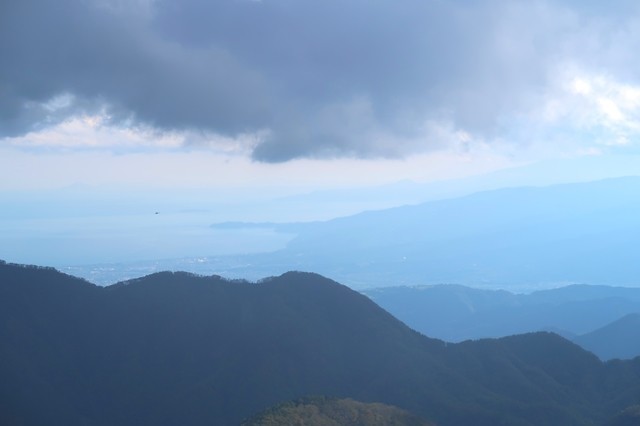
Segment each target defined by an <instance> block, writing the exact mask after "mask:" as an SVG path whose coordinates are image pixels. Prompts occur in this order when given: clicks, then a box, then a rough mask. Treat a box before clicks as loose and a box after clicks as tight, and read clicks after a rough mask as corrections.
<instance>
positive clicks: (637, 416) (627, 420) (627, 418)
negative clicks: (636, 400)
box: [607, 405, 640, 426]
mask: <svg viewBox="0 0 640 426" xmlns="http://www.w3.org/2000/svg"><path fill="white" fill-rule="evenodd" d="M638 425H640V405H634V406H631V407H629V408H627V409H625V410H624V411H622V412H621V413H619V414H617V415H616V416H615V417H614V418H613V419H611V421H610V422H609V423H607V426H638Z"/></svg>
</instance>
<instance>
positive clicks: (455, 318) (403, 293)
mask: <svg viewBox="0 0 640 426" xmlns="http://www.w3.org/2000/svg"><path fill="white" fill-rule="evenodd" d="M363 293H364V294H365V295H367V296H369V297H370V298H371V299H372V300H373V301H374V302H376V303H377V304H378V305H380V306H381V307H383V308H384V309H385V310H387V311H389V312H390V313H391V314H393V315H394V316H395V317H397V318H398V319H400V320H402V321H403V322H404V323H406V324H407V325H409V326H410V327H412V328H414V329H415V330H418V331H420V332H421V333H423V334H425V335H428V336H433V337H436V338H439V339H443V340H445V341H449V342H459V341H463V340H467V339H481V338H487V337H493V338H496V337H504V336H508V335H512V334H521V333H528V332H535V331H541V330H551V331H554V332H557V333H560V334H562V335H563V336H565V337H566V338H568V339H570V340H572V341H574V342H575V343H578V344H579V345H581V346H582V347H584V348H585V349H587V350H589V351H591V352H593V353H595V354H596V355H598V356H599V357H600V358H602V359H605V360H606V359H611V358H633V357H635V356H638V355H640V344H639V342H640V334H639V333H640V314H639V313H640V288H623V287H606V286H587V285H572V286H567V287H563V288H558V289H553V290H545V291H538V292H534V293H531V294H513V293H510V292H507V291H503V290H500V291H492V290H481V289H473V288H469V287H464V286H460V285H436V286H419V287H387V288H379V289H369V290H365V291H363Z"/></svg>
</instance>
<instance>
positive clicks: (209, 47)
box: [0, 0, 635, 161]
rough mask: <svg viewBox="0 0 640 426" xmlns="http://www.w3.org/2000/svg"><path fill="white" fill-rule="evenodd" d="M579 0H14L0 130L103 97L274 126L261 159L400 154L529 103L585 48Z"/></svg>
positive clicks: (219, 122)
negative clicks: (438, 132)
mask: <svg viewBox="0 0 640 426" xmlns="http://www.w3.org/2000/svg"><path fill="white" fill-rule="evenodd" d="M577 4H578V3H572V2H565V3H554V4H548V3H545V2H515V1H488V2H470V1H464V0H458V1H450V2H445V1H437V0H431V1H429V0H404V1H395V0H394V1H392V0H349V1H343V0H340V1H338V0H325V1H310V0H263V1H252V0H218V1H205V0H156V1H147V2H144V1H142V0H138V1H130V2H122V1H116V0H75V1H74V0H58V1H49V0H40V1H29V0H26V1H19V2H18V1H14V2H3V3H2V5H1V6H0V54H1V57H2V60H3V66H2V67H1V68H0V132H1V133H2V134H3V135H5V136H7V135H19V134H23V133H25V132H28V131H30V130H33V129H38V128H41V127H45V126H48V125H51V124H55V123H56V122H58V121H59V120H62V119H64V118H65V117H68V116H69V115H73V114H77V113H81V112H93V111H96V110H98V109H101V108H106V109H107V111H108V113H109V114H110V115H111V116H112V120H113V121H114V122H115V123H119V122H123V123H124V122H126V123H134V124H141V125H147V126H152V127H154V128H156V129H159V130H192V129H197V130H204V131H212V132H216V133H221V134H225V135H234V134H238V133H242V132H252V131H258V130H264V129H268V130H270V132H269V136H268V137H267V138H266V139H265V140H264V141H263V142H262V143H261V144H260V145H258V146H257V147H256V149H255V151H254V154H253V155H254V158H256V159H258V160H262V161H284V160H288V159H291V158H296V157H314V156H321V157H333V156H336V157H337V156H345V155H346V156H358V157H370V156H401V155H403V154H405V153H407V152H412V151H416V150H425V149H431V148H434V147H437V146H438V144H439V143H440V142H439V141H437V140H435V139H436V138H435V137H434V138H433V140H432V139H429V137H428V136H429V135H428V132H427V133H426V134H425V133H424V123H425V121H429V120H432V121H438V120H442V121H450V122H451V123H452V124H453V125H454V126H455V127H457V128H461V129H465V130H467V131H470V132H474V133H478V134H482V135H490V134H492V132H495V131H496V129H497V128H498V126H499V120H500V117H501V115H502V114H504V113H507V112H513V111H518V110H519V109H526V108H527V106H528V104H529V103H531V102H534V101H535V97H536V94H539V93H542V92H544V88H545V87H546V85H547V84H548V79H549V72H550V69H551V67H552V66H553V65H555V64H556V63H557V62H558V60H559V59H563V58H565V57H566V55H576V56H578V57H582V56H587V53H588V49H586V48H584V49H583V47H581V44H580V42H579V38H580V34H579V33H580V28H581V27H584V25H585V22H591V21H592V20H594V19H600V18H598V17H599V16H600V15H601V12H598V7H599V6H598V3H597V2H594V3H593V4H590V5H587V6H586V7H585V9H584V13H583V12H582V11H581V10H580V11H578V10H577V9H576V5H577ZM621 5H622V3H621ZM625 5H626V6H625V7H626V8H627V10H628V11H631V12H633V13H635V8H634V6H632V3H625ZM610 9H611V8H610ZM578 12H580V13H578ZM631 12H630V13H631ZM608 13H611V12H610V10H609V12H608ZM612 15H613V16H614V18H615V19H619V15H617V14H612ZM607 19H609V18H607ZM611 19H613V18H611ZM583 50H584V51H583ZM62 95H67V97H68V99H70V101H68V102H67V103H63V104H61V105H58V107H57V108H54V107H52V102H51V100H52V99H56V97H60V96H62ZM421 137H422V138H423V139H424V140H423V141H422V143H421V144H416V143H415V140H416V138H421ZM409 141H413V142H409Z"/></svg>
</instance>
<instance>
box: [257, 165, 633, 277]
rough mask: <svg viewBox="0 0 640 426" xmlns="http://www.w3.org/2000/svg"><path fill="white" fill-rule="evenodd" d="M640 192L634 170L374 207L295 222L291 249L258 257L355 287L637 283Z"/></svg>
mask: <svg viewBox="0 0 640 426" xmlns="http://www.w3.org/2000/svg"><path fill="white" fill-rule="evenodd" d="M639 195H640V178H638V177H628V178H617V179H609V180H603V181H597V182H590V183H579V184H566V185H556V186H549V187H542V188H539V187H526V188H511V189H502V190H495V191H488V192H481V193H476V194H473V195H469V196H465V197H461V198H455V199H448V200H440V201H433V202H427V203H423V204H419V205H413V206H404V207H398V208H393V209H387V210H380V211H370V212H365V213H361V214H358V215H354V216H349V217H344V218H339V219H335V220H330V221H326V222H319V223H318V222H316V223H310V224H308V225H307V226H300V225H297V231H298V235H297V237H296V238H294V239H293V240H292V241H291V242H290V243H289V244H288V246H287V248H286V249H284V250H282V251H279V252H276V253H272V254H267V255H257V256H254V257H252V258H251V263H252V265H254V266H264V265H271V266H272V267H273V268H274V269H276V270H277V269H278V268H279V267H281V266H280V265H285V264H286V265H288V267H289V268H291V267H294V268H297V269H305V270H314V271H319V272H321V273H324V274H327V275H329V276H332V277H334V278H337V279H340V280H342V281H344V282H346V283H348V284H350V285H352V286H354V287H371V286H379V285H387V286H389V285H401V284H438V283H459V284H467V285H472V286H478V285H482V286H494V287H503V288H515V287H522V288H525V287H526V288H536V287H538V286H540V287H545V286H547V287H548V286H558V285H559V284H564V283H589V284H610V285H636V284H637V277H638V276H639V275H640V262H638V254H637V253H638V252H637V241H638V239H639V237H640V219H639V218H640V196H639ZM286 226H287V225H285V226H284V228H283V230H284V229H287V228H286ZM290 229H291V228H288V229H287V230H290ZM274 272H275V271H274Z"/></svg>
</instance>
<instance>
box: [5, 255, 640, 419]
mask: <svg viewBox="0 0 640 426" xmlns="http://www.w3.org/2000/svg"><path fill="white" fill-rule="evenodd" d="M0 341H1V342H2V345H1V346H0V360H2V362H0V377H2V380H1V381H0V401H1V403H0V424H11V425H13V424H15V425H40V424H69V425H72V424H73V425H75V424H82V425H88V426H93V425H114V424H117V425H139V424H155V425H174V424H181V425H201V424H221V425H226V424H239V423H240V422H241V421H242V420H243V419H246V418H249V417H250V416H252V415H253V414H255V413H257V412H260V411H262V410H264V409H266V408H267V407H270V406H273V405H274V404H277V403H281V402H283V401H288V400H293V399H296V398H300V397H302V396H304V395H326V396H330V397H336V398H347V397H348V398H353V399H356V400H358V401H362V402H381V403H384V404H390V405H395V406H398V407H400V408H402V409H405V410H408V411H410V412H413V413H416V414H417V415H420V416H424V417H425V418H427V419H429V420H433V421H434V422H435V423H437V424H440V425H444V426H447V425H468V424H474V425H495V424H509V425H534V424H535V425H538V424H547V425H589V424H593V423H594V422H595V423H598V422H603V421H605V420H606V419H607V418H610V417H612V416H613V415H614V414H615V413H617V412H619V411H621V410H622V409H624V408H625V407H628V406H631V405H633V404H638V402H639V399H640V358H639V359H636V360H634V361H627V362H622V361H615V362H611V363H606V364H604V363H602V362H601V361H599V360H598V359H597V358H596V357H595V356H594V355H592V354H590V353H588V352H586V351H584V350H582V349H581V348H580V347H578V346H577V345H575V344H573V343H571V342H568V341H567V340H565V339H563V338H561V337H559V336H557V335H554V334H551V333H536V334H530V335H522V336H515V337H509V338H505V339H500V340H482V341H478V342H465V343H462V344H457V345H447V344H445V343H444V342H442V341H439V340H435V339H430V338H427V337H424V336H423V335H421V334H419V333H417V332H415V331H413V330H411V329H409V328H408V327H407V326H405V325H404V324H403V323H401V322H400V321H398V320H396V319H395V318H394V317H392V316H391V315H390V314H388V313H387V312H386V311H384V310H382V308H380V307H378V306H377V305H376V304H375V303H373V302H372V301H370V300H369V299H367V298H366V297H364V296H363V295H361V294H359V293H356V292H354V291H352V290H350V289H348V288H347V287H344V286H342V285H339V284H337V283H335V282H333V281H331V280H328V279H326V278H323V277H321V276H319V275H315V274H307V273H295V272H292V273H287V274H284V275H282V276H279V277H275V278H270V279H266V280H263V281H262V282H259V283H255V284H253V283H249V282H246V281H227V280H224V279H222V278H220V277H216V276H211V277H198V276H194V275H190V274H185V273H159V274H154V275H151V276H147V277H144V278H141V279H137V280H133V281H129V282H124V283H120V284H117V285H113V286H109V287H97V286H94V285H92V284H90V283H87V282H85V281H83V280H80V279H77V278H74V277H70V276H68V275H64V274H61V273H59V272H57V271H55V270H52V269H46V268H45V269H42V268H35V267H22V266H17V265H10V264H0Z"/></svg>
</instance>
